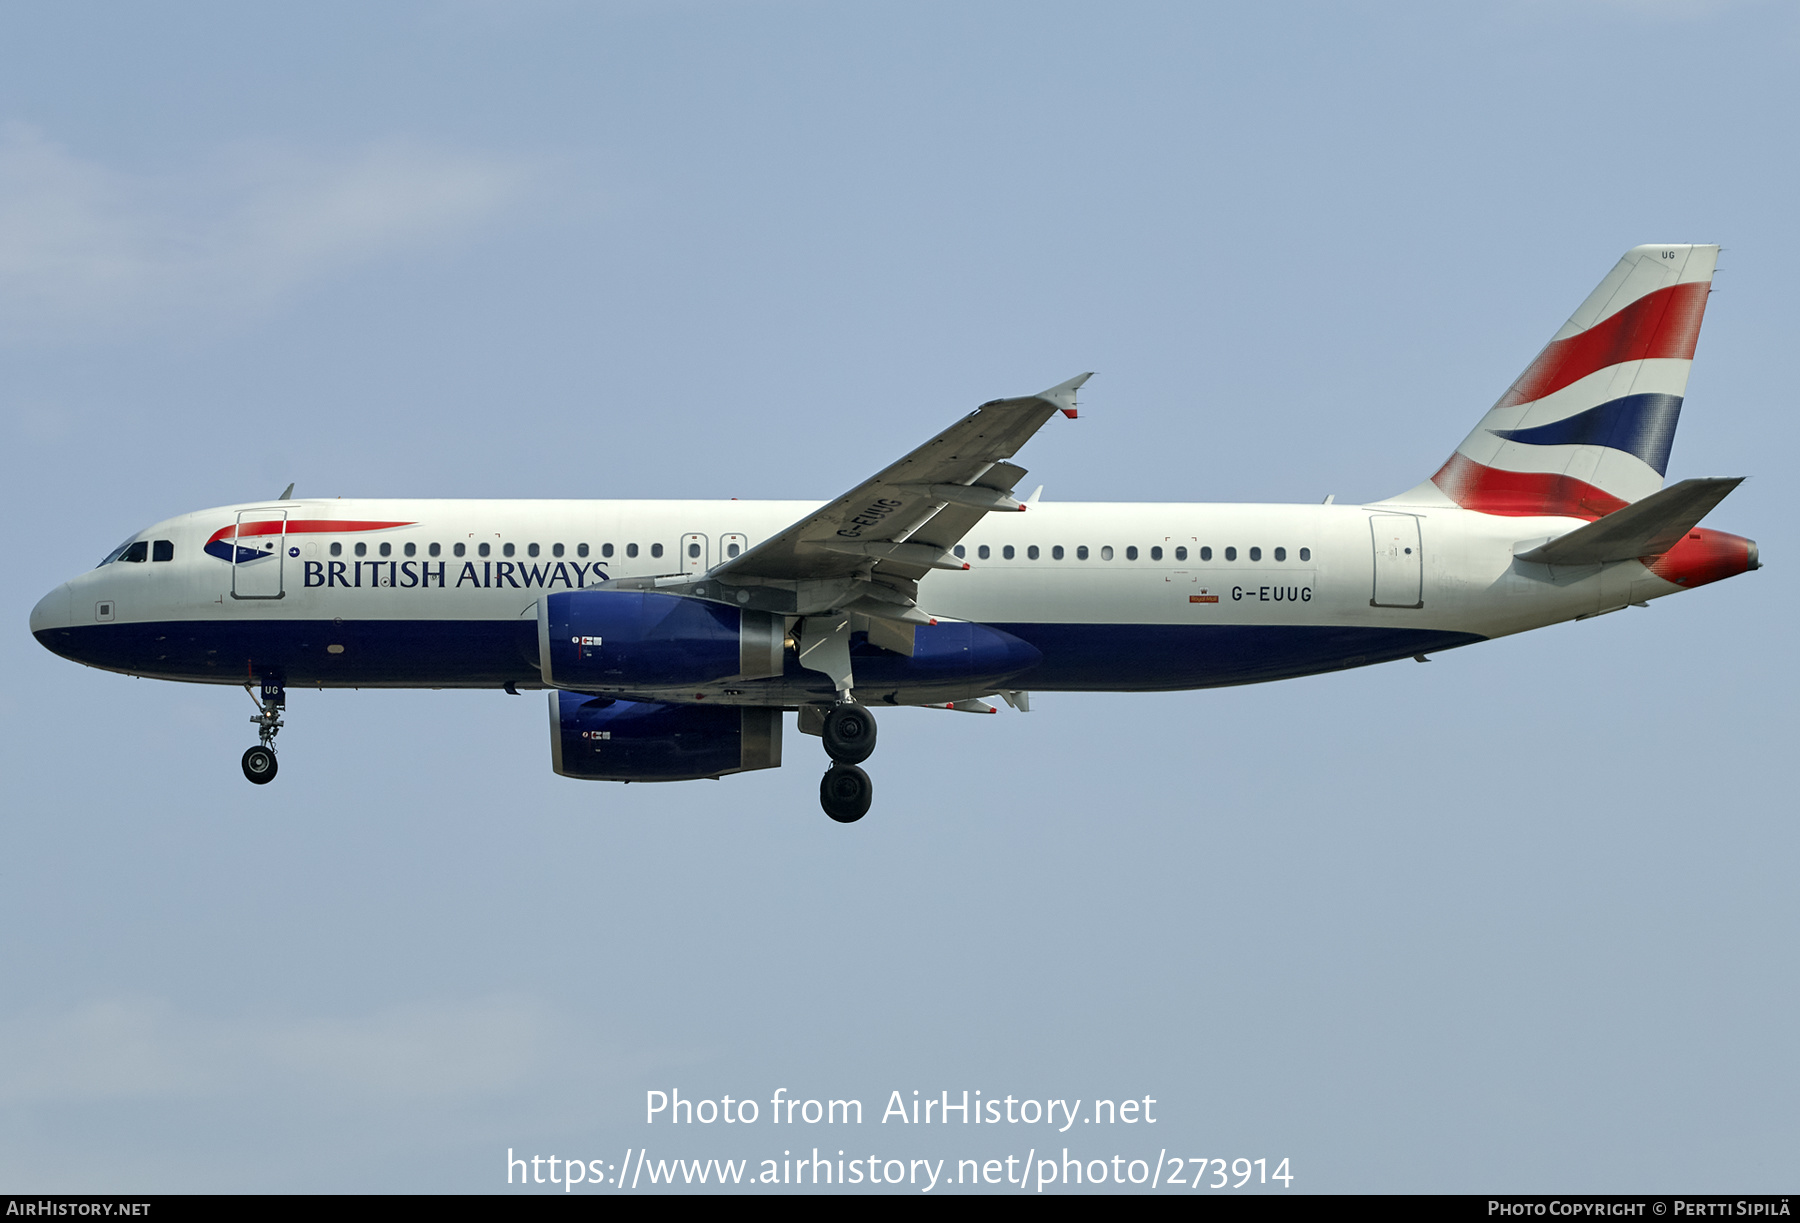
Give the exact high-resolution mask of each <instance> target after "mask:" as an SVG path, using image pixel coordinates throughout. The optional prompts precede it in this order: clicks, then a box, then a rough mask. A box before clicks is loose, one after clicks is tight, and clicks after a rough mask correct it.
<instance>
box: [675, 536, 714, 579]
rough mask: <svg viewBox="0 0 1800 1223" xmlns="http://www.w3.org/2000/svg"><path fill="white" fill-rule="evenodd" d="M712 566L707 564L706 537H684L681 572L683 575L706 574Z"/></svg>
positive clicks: (682, 540) (682, 541)
mask: <svg viewBox="0 0 1800 1223" xmlns="http://www.w3.org/2000/svg"><path fill="white" fill-rule="evenodd" d="M711 568H712V566H711V565H710V564H708V563H707V556H706V536H704V535H683V536H682V537H681V571H682V572H683V573H705V572H706V571H707V570H708V569H711Z"/></svg>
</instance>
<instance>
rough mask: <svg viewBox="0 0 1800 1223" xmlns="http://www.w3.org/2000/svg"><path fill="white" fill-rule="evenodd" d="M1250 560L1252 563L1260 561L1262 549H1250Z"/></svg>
mask: <svg viewBox="0 0 1800 1223" xmlns="http://www.w3.org/2000/svg"><path fill="white" fill-rule="evenodd" d="M1250 559H1251V560H1253V561H1259V560H1261V559H1262V549H1261V548H1252V549H1250Z"/></svg>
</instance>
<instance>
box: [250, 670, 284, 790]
mask: <svg viewBox="0 0 1800 1223" xmlns="http://www.w3.org/2000/svg"><path fill="white" fill-rule="evenodd" d="M244 691H245V692H249V693H250V699H251V700H253V701H256V708H257V714H256V716H255V717H253V718H251V719H250V720H251V721H252V722H254V723H256V726H257V738H258V740H259V742H258V743H257V745H256V746H255V747H253V748H250V749H249V750H248V751H246V752H245V753H244V759H243V766H244V776H245V777H247V778H248V779H249V780H250V781H251V782H253V783H255V784H256V785H259V786H266V785H268V784H269V783H270V782H271V781H274V780H275V770H276V769H277V768H278V767H279V762H278V761H277V760H276V759H275V736H276V735H277V734H279V733H280V731H281V728H282V726H283V725H284V723H283V722H282V720H281V711H282V710H283V709H285V708H287V689H286V688H284V687H282V686H281V685H280V684H264V685H263V686H262V697H261V699H260V700H259V699H258V698H257V695H256V693H255V692H252V691H251V689H250V685H248V684H245V685H244Z"/></svg>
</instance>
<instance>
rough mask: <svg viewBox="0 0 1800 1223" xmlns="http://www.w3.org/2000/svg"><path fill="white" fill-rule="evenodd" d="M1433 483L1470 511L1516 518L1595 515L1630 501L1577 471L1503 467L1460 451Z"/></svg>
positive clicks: (1622, 505)
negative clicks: (1577, 475) (1560, 472)
mask: <svg viewBox="0 0 1800 1223" xmlns="http://www.w3.org/2000/svg"><path fill="white" fill-rule="evenodd" d="M1431 482H1432V483H1433V484H1435V485H1437V486H1438V487H1439V488H1440V489H1442V490H1443V492H1444V495H1445V496H1446V497H1448V498H1450V500H1452V501H1454V502H1456V504H1458V505H1460V506H1462V507H1463V508H1464V509H1465V510H1474V511H1476V512H1477V513H1481V514H1504V515H1507V516H1508V517H1512V518H1530V517H1535V516H1538V515H1552V516H1555V517H1559V518H1586V519H1589V520H1592V519H1595V518H1604V517H1606V515H1608V514H1610V513H1612V512H1613V511H1614V510H1618V509H1623V508H1625V506H1626V505H1628V504H1630V503H1629V502H1626V501H1621V500H1620V499H1619V498H1617V497H1615V496H1613V495H1612V494H1611V493H1609V492H1606V491H1604V490H1603V489H1598V488H1595V487H1594V486H1593V485H1592V484H1589V483H1587V482H1585V481H1583V480H1577V479H1575V478H1574V477H1573V476H1561V475H1556V474H1555V473H1553V472H1547V471H1501V470H1500V469H1499V468H1498V467H1487V466H1484V465H1482V464H1480V463H1477V462H1476V461H1475V460H1473V459H1471V458H1469V457H1468V456H1466V455H1464V454H1462V453H1460V452H1459V453H1457V454H1453V455H1451V456H1450V461H1449V462H1448V463H1445V464H1444V465H1443V467H1441V468H1440V469H1439V470H1438V473H1437V475H1435V476H1433V477H1431Z"/></svg>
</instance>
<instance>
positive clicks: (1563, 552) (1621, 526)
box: [1516, 476, 1744, 565]
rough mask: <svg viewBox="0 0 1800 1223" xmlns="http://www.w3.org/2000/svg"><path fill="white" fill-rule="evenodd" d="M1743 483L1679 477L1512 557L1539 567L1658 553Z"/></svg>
mask: <svg viewBox="0 0 1800 1223" xmlns="http://www.w3.org/2000/svg"><path fill="white" fill-rule="evenodd" d="M1743 482H1744V478H1743V477H1742V476H1734V477H1731V478H1728V479H1698V480H1683V481H1681V482H1680V483H1679V484H1671V485H1669V487H1667V488H1665V489H1663V490H1661V491H1660V492H1654V493H1651V494H1650V495H1649V496H1648V497H1645V498H1643V499H1642V500H1641V501H1634V502H1632V503H1631V504H1630V505H1628V506H1626V507H1625V508H1624V509H1620V510H1614V511H1613V512H1612V513H1610V514H1608V515H1607V516H1606V517H1604V518H1600V519H1596V520H1595V521H1593V522H1590V523H1588V524H1587V525H1586V526H1584V527H1578V528H1576V529H1575V530H1573V531H1570V532H1569V533H1568V534H1567V535H1558V536H1557V537H1556V538H1555V539H1552V540H1550V541H1549V542H1548V543H1544V544H1539V545H1537V546H1536V547H1534V548H1532V549H1530V550H1529V551H1526V552H1519V553H1516V555H1517V557H1518V559H1520V560H1522V561H1530V562H1532V563H1533V564H1538V565H1604V564H1608V563H1610V562H1612V561H1624V560H1631V559H1633V558H1634V557H1639V556H1661V555H1662V554H1663V553H1665V552H1667V551H1668V550H1669V549H1670V548H1673V547H1674V546H1675V545H1676V544H1677V543H1679V542H1680V541H1681V537H1682V536H1683V535H1686V534H1687V533H1688V532H1689V531H1691V530H1693V528H1694V526H1695V525H1696V524H1697V523H1699V521H1700V520H1701V519H1702V518H1704V517H1706V516H1707V514H1709V513H1711V512H1712V509H1713V507H1714V506H1716V505H1718V504H1719V502H1721V501H1723V500H1725V498H1726V497H1727V496H1728V495H1729V494H1730V493H1731V490H1732V489H1734V488H1736V487H1737V486H1738V485H1740V484H1742V483H1743Z"/></svg>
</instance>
